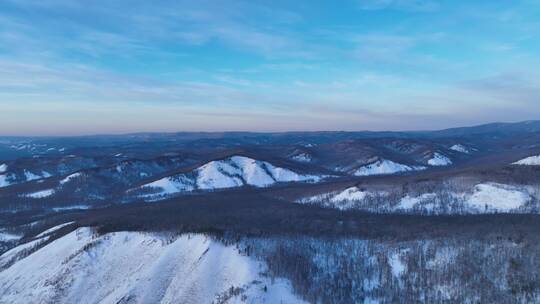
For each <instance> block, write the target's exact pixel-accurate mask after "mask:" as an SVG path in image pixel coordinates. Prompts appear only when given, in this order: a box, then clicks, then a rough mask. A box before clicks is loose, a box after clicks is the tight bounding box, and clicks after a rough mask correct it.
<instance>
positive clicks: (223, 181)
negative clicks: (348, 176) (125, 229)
mask: <svg viewBox="0 0 540 304" xmlns="http://www.w3.org/2000/svg"><path fill="white" fill-rule="evenodd" d="M322 178H323V177H322V176H316V175H302V174H298V173H296V172H293V171H291V170H289V169H285V168H280V167H275V166H274V165H272V164H270V163H268V162H265V161H259V160H255V159H251V158H248V157H244V156H232V157H229V158H227V159H224V160H216V161H211V162H209V163H207V164H205V165H203V166H201V167H199V168H197V169H195V170H193V171H192V172H189V173H185V174H178V175H174V176H169V177H165V178H162V179H160V180H157V181H155V182H152V183H149V184H145V185H143V186H141V187H140V188H142V189H146V190H153V191H155V192H153V193H152V194H150V195H146V196H145V197H146V198H156V197H159V196H166V195H171V194H175V193H179V192H189V191H194V190H215V189H225V188H234V187H242V186H246V185H249V186H254V187H268V186H271V185H273V184H275V183H279V182H318V181H320V180H321V179H322Z"/></svg>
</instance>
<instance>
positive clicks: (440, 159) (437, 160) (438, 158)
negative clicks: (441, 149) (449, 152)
mask: <svg viewBox="0 0 540 304" xmlns="http://www.w3.org/2000/svg"><path fill="white" fill-rule="evenodd" d="M427 163H428V165H430V166H448V165H451V164H452V161H451V160H450V159H449V158H448V157H446V156H444V155H443V154H441V153H438V152H435V153H433V157H431V158H430V159H429V160H428V162H427Z"/></svg>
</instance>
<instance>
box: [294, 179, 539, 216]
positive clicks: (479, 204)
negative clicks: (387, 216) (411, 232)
mask: <svg viewBox="0 0 540 304" xmlns="http://www.w3.org/2000/svg"><path fill="white" fill-rule="evenodd" d="M375 197H377V198H379V201H383V202H384V204H383V205H372V204H370V199H371V198H375ZM532 199H533V196H532V195H531V194H530V193H529V191H528V190H527V188H525V187H519V186H511V185H504V184H498V183H481V184H477V185H475V186H474V187H473V189H472V191H471V192H470V193H455V192H451V193H442V194H441V193H439V194H437V193H422V194H409V193H406V194H405V195H404V196H402V197H401V198H399V199H397V200H396V199H395V196H394V197H392V196H391V195H389V193H386V192H382V191H378V192H374V191H367V190H360V189H359V188H357V187H351V188H348V189H345V190H343V191H341V192H332V193H326V194H320V195H317V196H312V197H307V198H302V199H299V200H297V201H296V202H297V203H302V204H318V205H322V206H325V207H330V208H336V209H340V210H348V209H360V210H369V211H373V212H383V213H385V212H405V213H449V214H451V213H453V212H454V211H455V212H459V213H473V214H477V213H493V212H521V211H522V210H523V208H525V206H526V205H527V203H528V202H529V201H531V200H532ZM452 210H454V211H452Z"/></svg>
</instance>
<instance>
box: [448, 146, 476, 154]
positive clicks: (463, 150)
mask: <svg viewBox="0 0 540 304" xmlns="http://www.w3.org/2000/svg"><path fill="white" fill-rule="evenodd" d="M450 150H452V151H456V152H461V153H465V154H469V153H471V151H469V149H467V147H465V146H464V145H460V144H457V145H453V146H451V147H450Z"/></svg>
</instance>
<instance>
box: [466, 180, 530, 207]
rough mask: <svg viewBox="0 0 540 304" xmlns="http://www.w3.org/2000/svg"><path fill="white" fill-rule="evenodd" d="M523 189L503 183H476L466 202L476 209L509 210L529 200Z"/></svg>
mask: <svg viewBox="0 0 540 304" xmlns="http://www.w3.org/2000/svg"><path fill="white" fill-rule="evenodd" d="M530 198H531V197H530V195H529V194H528V193H526V192H525V190H522V189H519V188H517V187H513V186H509V185H503V184H495V183H491V184H478V185H476V186H475V187H474V192H473V194H472V195H471V196H470V197H469V198H468V199H467V200H466V204H468V205H469V206H471V207H473V208H476V209H478V210H486V211H488V210H496V211H511V210H514V209H518V208H519V207H521V206H523V205H525V203H527V202H528V201H529V200H530Z"/></svg>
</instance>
